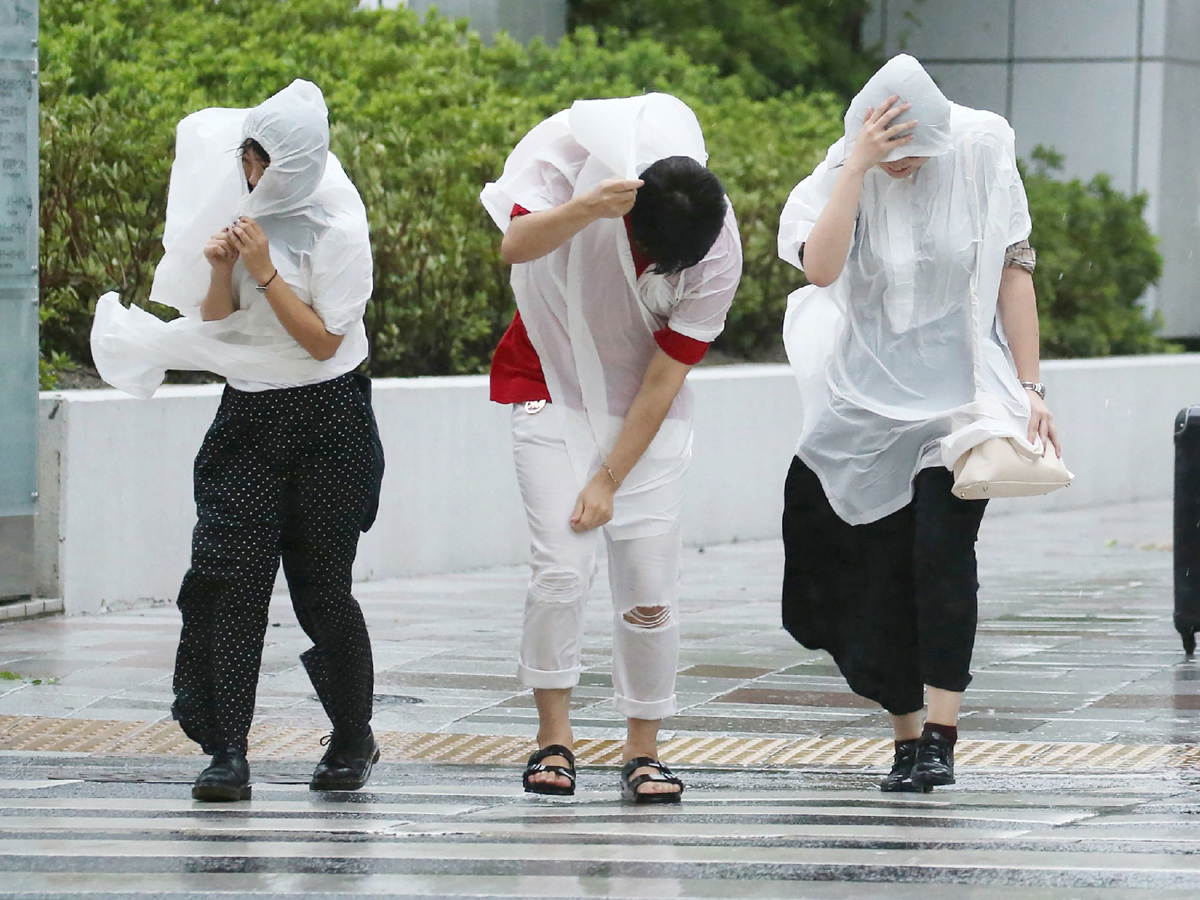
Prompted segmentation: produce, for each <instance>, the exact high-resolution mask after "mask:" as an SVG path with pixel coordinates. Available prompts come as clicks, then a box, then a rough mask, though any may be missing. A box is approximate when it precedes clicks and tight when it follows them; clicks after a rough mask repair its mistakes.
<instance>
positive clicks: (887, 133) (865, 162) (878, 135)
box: [847, 94, 917, 172]
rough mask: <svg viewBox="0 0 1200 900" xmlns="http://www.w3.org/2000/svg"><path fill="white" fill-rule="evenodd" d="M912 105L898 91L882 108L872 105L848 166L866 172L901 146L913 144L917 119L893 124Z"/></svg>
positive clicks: (868, 109) (864, 120) (864, 119)
mask: <svg viewBox="0 0 1200 900" xmlns="http://www.w3.org/2000/svg"><path fill="white" fill-rule="evenodd" d="M911 108H912V104H911V103H900V98H899V97H897V96H895V95H894V94H893V95H892V96H891V97H888V99H887V101H886V102H884V104H883V105H882V106H880V107H879V109H874V108H873V107H868V108H867V114H866V116H865V117H864V118H863V127H862V130H860V131H859V132H858V137H857V138H856V139H855V142H854V148H853V149H852V150H851V151H850V158H849V160H847V165H849V166H853V167H854V168H856V169H858V170H859V171H861V172H866V171H867V170H869V169H871V168H872V167H874V166H877V165H879V164H880V163H881V162H883V161H884V160H885V159H886V158H887V156H888V154H890V153H891V152H892V151H893V150H895V149H896V148H897V147H903V146H905V145H906V144H911V143H912V139H913V134H912V131H913V129H914V128H916V127H917V122H916V120H915V119H914V120H912V121H909V122H904V123H902V124H900V125H893V124H892V123H893V122H894V121H895V120H896V119H897V118H898V117H899V116H901V115H903V114H904V113H906V112H908V110H910V109H911Z"/></svg>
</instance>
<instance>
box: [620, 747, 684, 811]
mask: <svg viewBox="0 0 1200 900" xmlns="http://www.w3.org/2000/svg"><path fill="white" fill-rule="evenodd" d="M643 766H645V767H647V768H650V769H653V770H654V771H653V772H651V773H649V774H645V773H643V774H641V775H639V776H638V777H637V778H630V776H631V775H632V774H633V773H634V772H635V771H637V770H638V769H640V768H642V767H643ZM648 781H652V782H655V783H656V784H674V785H678V787H679V790H677V791H666V792H663V793H658V792H653V793H651V792H646V793H642V792H640V791H638V788H639V787H641V786H642V785H643V784H645V783H646V782H648ZM682 796H683V782H682V781H680V780H679V779H678V778H677V777H676V776H675V775H673V774H672V773H671V770H670V769H668V768H667V767H666V766H665V765H663V764H662V763H661V762H659V761H658V760H657V759H651V758H650V757H649V756H638V757H635V758H633V759H631V760H630V761H629V762H627V763H625V765H623V766H622V767H621V799H622V800H631V801H633V802H634V803H678V802H679V798H680V797H682Z"/></svg>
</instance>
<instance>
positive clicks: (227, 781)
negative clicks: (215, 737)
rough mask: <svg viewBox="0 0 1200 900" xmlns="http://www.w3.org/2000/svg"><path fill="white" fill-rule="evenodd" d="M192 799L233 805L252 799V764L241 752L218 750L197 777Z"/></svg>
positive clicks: (193, 786)
mask: <svg viewBox="0 0 1200 900" xmlns="http://www.w3.org/2000/svg"><path fill="white" fill-rule="evenodd" d="M192 799H193V800H203V801H205V802H208V803H233V802H234V801H237V800H249V799H250V764H249V763H248V762H246V754H245V753H242V752H241V751H240V750H233V749H229V750H218V751H217V752H216V753H214V754H213V758H212V762H211V763H209V766H208V768H207V769H205V770H204V771H203V772H201V773H200V774H199V775H198V776H196V783H195V784H193V785H192Z"/></svg>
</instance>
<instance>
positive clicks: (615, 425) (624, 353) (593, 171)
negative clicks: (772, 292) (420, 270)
mask: <svg viewBox="0 0 1200 900" xmlns="http://www.w3.org/2000/svg"><path fill="white" fill-rule="evenodd" d="M672 156H686V157H689V158H691V159H694V160H696V161H697V162H699V163H701V164H703V163H705V162H706V161H707V159H708V153H707V152H706V150H705V146H704V135H703V133H702V131H701V128H700V123H699V122H698V121H697V119H696V115H695V113H694V112H693V111H692V110H691V109H690V108H688V106H687V104H685V103H684V102H683V101H681V100H679V99H677V98H675V97H672V96H671V95H669V94H662V93H651V94H644V95H641V96H637V97H622V98H614V99H603V100H579V101H576V102H575V103H574V104H573V105H572V106H571V108H570V109H567V110H563V111H562V112H560V113H558V114H556V115H554V116H551V117H550V118H548V119H546V120H545V121H543V122H541V123H540V124H538V125H537V126H535V127H534V128H533V129H532V130H531V131H530V132H529V133H528V134H527V135H526V136H525V137H524V138H523V139H522V140H521V142H520V143H519V144H517V146H516V148H514V150H513V152H512V153H511V154H510V155H509V157H508V159H507V160H506V162H505V164H504V172H503V174H502V175H501V176H500V178H498V179H497V180H496V181H495V182H493V183H491V184H488V185H487V186H486V187H485V188H484V189H483V192H482V193H481V195H480V200H481V202H482V203H483V205H484V207H485V208H486V209H487V211H488V213H489V214H490V215H491V217H492V219H493V220H494V221H495V222H496V224H497V226H499V228H500V229H501V230H502V231H503V230H506V229H507V228H508V226H509V223H510V214H511V212H512V209H513V206H514V205H519V206H521V207H523V208H525V209H527V210H529V211H531V212H539V211H541V210H545V209H549V208H552V207H555V206H558V205H561V204H563V203H566V202H568V201H569V200H571V199H572V197H576V196H581V195H583V194H585V193H587V192H589V191H591V190H593V189H594V188H596V187H597V186H598V185H599V184H600V183H601V182H603V181H605V180H608V179H613V178H636V177H637V176H638V175H639V174H640V173H641V172H643V171H645V169H646V168H647V167H649V166H650V165H651V164H652V163H654V162H656V161H658V160H660V159H665V158H668V157H672ZM741 261H742V258H741V243H740V240H739V238H738V232H737V222H736V220H735V218H734V215H733V210H732V208H731V207H729V208H727V210H726V217H725V224H724V227H723V229H722V231H721V233H720V235H719V236H718V238H717V240H716V242H715V243H714V244H713V246H712V248H711V249H710V250H709V252H708V255H707V256H706V257H705V258H704V259H703V260H701V261H700V262H699V263H698V264H697V265H695V266H693V267H691V268H690V269H685V270H684V271H683V272H680V273H677V274H675V275H670V276H663V275H659V274H657V273H655V272H654V271H653V268H651V269H648V270H646V271H645V272H643V273H642V274H641V275H640V276H639V275H638V274H637V272H636V270H635V267H634V262H633V257H632V254H631V250H630V243H629V237H628V234H627V232H626V228H625V223H624V221H623V220H622V219H621V218H615V219H607V218H606V219H600V220H597V221H595V222H593V223H591V224H590V225H589V226H588V227H587V228H585V229H583V230H582V231H581V232H579V233H578V234H577V235H575V236H574V237H573V238H571V239H570V240H569V241H567V242H566V243H564V244H563V245H561V246H560V247H559V248H557V249H556V250H554V251H552V252H551V253H549V254H547V255H546V256H544V257H541V258H539V259H537V260H534V261H532V262H529V263H522V264H519V265H514V266H513V267H512V286H513V293H514V294H515V295H516V299H517V306H518V308H519V310H520V313H521V319H522V321H523V322H524V323H525V326H526V329H527V331H528V333H529V338H530V341H531V342H532V343H533V346H534V349H535V350H536V351H537V354H538V358H539V359H540V360H541V362H542V367H543V371H544V373H545V376H546V383H547V386H548V387H549V390H550V395H551V397H552V398H553V404H554V408H555V413H554V414H555V415H557V416H561V417H562V419H563V421H564V428H565V430H566V432H567V438H566V443H567V449H568V452H569V453H570V456H571V460H572V464H573V466H574V468H575V471H576V474H577V475H578V477H579V478H580V482H581V483H584V482H586V481H587V479H588V478H590V477H591V475H592V473H594V472H595V471H596V469H597V467H598V465H599V463H600V462H601V461H602V460H603V458H604V457H605V456H606V455H607V454H608V452H609V451H610V450H611V448H612V446H613V444H614V442H615V440H616V437H617V435H618V433H619V432H620V429H621V426H622V424H623V422H624V419H625V416H626V414H627V413H628V410H629V406H630V404H631V403H632V401H633V398H634V396H635V395H636V394H637V391H638V390H639V388H640V386H641V381H642V377H643V376H644V374H645V372H646V367H647V366H648V365H649V363H650V360H651V359H652V358H653V355H654V353H655V352H657V347H658V345H657V344H656V343H655V341H654V338H653V334H654V332H655V331H657V330H659V329H661V328H663V327H665V325H666V324H667V323H668V321H669V322H670V325H671V328H672V329H673V330H678V331H679V333H681V334H684V335H686V336H688V337H692V338H694V339H696V340H701V341H706V342H707V341H712V340H713V339H714V338H715V337H716V336H717V335H718V334H719V333H720V331H721V329H722V327H723V325H724V321H725V314H726V312H727V311H728V308H729V303H730V301H731V299H732V296H733V292H734V289H735V288H736V286H737V283H738V279H739V278H740V274H741ZM692 412H693V403H692V395H691V391H690V388H689V386H688V385H687V384H686V383H685V384H684V387H683V388H682V389H681V390H680V392H679V394H678V395H677V396H676V398H675V401H674V403H673V404H672V406H671V408H670V410H669V411H668V413H667V417H666V420H665V421H664V422H663V424H662V426H661V427H660V428H659V430H658V432H657V434H656V436H655V438H654V440H653V442H652V443H651V445H650V447H649V448H648V449H647V450H646V452H645V453H644V454H643V455H642V457H641V459H640V460H639V461H638V463H637V465H636V466H635V467H634V468H633V470H632V471H631V472H630V473H629V475H628V476H627V477H626V478H625V479H624V481H623V482H622V485H621V488H620V492H619V493H618V497H619V500H618V502H617V504H616V505H615V507H614V510H615V512H614V517H613V520H612V521H611V522H610V523H609V525H608V526H606V528H608V530H609V532H610V533H614V534H615V533H618V531H619V532H620V533H621V534H622V537H621V539H628V538H632V537H639V536H645V535H648V534H652V533H662V532H663V531H665V530H667V529H669V528H671V527H673V523H674V521H675V519H676V517H677V515H678V510H675V511H673V512H670V513H669V514H667V513H665V512H664V511H663V510H660V509H655V508H653V505H652V504H651V503H650V501H649V499H645V500H644V498H652V497H654V496H655V493H654V489H655V488H656V487H659V486H661V485H663V484H669V483H671V482H673V481H675V480H676V479H678V478H679V477H680V476H681V475H682V473H683V472H684V471H685V470H686V468H687V465H688V461H689V459H690V455H691V441H692ZM680 496H682V495H680ZM655 529H657V530H655Z"/></svg>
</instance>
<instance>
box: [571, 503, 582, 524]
mask: <svg viewBox="0 0 1200 900" xmlns="http://www.w3.org/2000/svg"><path fill="white" fill-rule="evenodd" d="M582 518H583V496H582V495H580V496H579V497H578V498H576V500H575V509H574V510H572V512H571V527H572V528H574V529H575V530H576V531H578V530H579V529H578V528H575V526H576V525H578V524H579V522H580V520H581V519H582Z"/></svg>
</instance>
